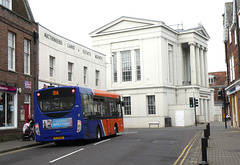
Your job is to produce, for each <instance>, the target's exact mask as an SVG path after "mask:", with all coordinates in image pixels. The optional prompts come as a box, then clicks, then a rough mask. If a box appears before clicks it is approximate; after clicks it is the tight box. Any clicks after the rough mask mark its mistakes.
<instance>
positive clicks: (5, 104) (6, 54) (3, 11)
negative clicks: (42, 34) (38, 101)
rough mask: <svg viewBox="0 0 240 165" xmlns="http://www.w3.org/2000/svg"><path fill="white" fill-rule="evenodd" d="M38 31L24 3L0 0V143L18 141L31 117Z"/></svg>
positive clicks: (26, 3) (24, 0)
mask: <svg viewBox="0 0 240 165" xmlns="http://www.w3.org/2000/svg"><path fill="white" fill-rule="evenodd" d="M37 29H38V26H37V24H36V23H35V21H34V18H33V16H32V12H31V9H30V7H29V4H28V1H27V0H1V1H0V141H3V140H11V139H16V138H20V137H21V136H22V126H23V124H24V122H25V119H26V117H27V116H28V115H29V114H30V115H32V114H33V97H32V96H33V91H34V90H35V89H37V66H38V61H37V59H38V57H37V50H38V47H37V42H38V41H37V37H38V35H37Z"/></svg>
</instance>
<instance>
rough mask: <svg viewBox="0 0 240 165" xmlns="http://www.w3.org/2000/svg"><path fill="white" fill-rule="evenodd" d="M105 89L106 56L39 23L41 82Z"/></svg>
mask: <svg viewBox="0 0 240 165" xmlns="http://www.w3.org/2000/svg"><path fill="white" fill-rule="evenodd" d="M50 85H51V86H72V85H73V86H74V85H77V86H82V87H90V88H94V89H102V90H106V56H105V55H104V54H102V53H99V52H97V51H94V50H92V49H89V48H87V47H85V46H83V45H80V44H78V43H75V42H73V41H70V40H68V39H66V38H64V37H61V36H60V35H57V34H55V33H53V32H51V31H50V30H48V29H47V28H45V27H43V26H41V25H39V84H38V88H39V89H42V88H44V87H47V86H50Z"/></svg>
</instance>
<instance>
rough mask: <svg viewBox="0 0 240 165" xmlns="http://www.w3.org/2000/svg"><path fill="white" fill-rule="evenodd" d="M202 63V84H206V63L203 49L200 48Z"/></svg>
mask: <svg viewBox="0 0 240 165" xmlns="http://www.w3.org/2000/svg"><path fill="white" fill-rule="evenodd" d="M200 63H201V64H200V65H201V86H204V85H205V65H204V63H205V62H204V58H203V49H202V47H201V48H200Z"/></svg>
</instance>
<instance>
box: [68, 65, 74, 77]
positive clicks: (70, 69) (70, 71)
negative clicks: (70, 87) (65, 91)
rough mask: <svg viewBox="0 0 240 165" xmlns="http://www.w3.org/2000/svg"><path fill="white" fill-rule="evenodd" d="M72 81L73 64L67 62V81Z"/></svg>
mask: <svg viewBox="0 0 240 165" xmlns="http://www.w3.org/2000/svg"><path fill="white" fill-rule="evenodd" d="M72 80H73V63H71V62H68V81H72Z"/></svg>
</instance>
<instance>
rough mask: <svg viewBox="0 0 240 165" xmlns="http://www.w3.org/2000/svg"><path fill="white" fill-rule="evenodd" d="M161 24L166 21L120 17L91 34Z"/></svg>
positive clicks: (123, 30) (110, 32)
mask: <svg viewBox="0 0 240 165" xmlns="http://www.w3.org/2000/svg"><path fill="white" fill-rule="evenodd" d="M160 24H164V23H163V22H161V21H154V20H146V19H139V18H132V17H120V18H118V19H117V20H115V21H113V22H110V23H109V24H107V25H105V26H103V27H101V28H99V29H97V30H95V31H93V32H91V33H90V36H95V35H101V34H112V33H117V32H126V31H130V30H137V29H140V28H149V27H153V26H159V25H160Z"/></svg>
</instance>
